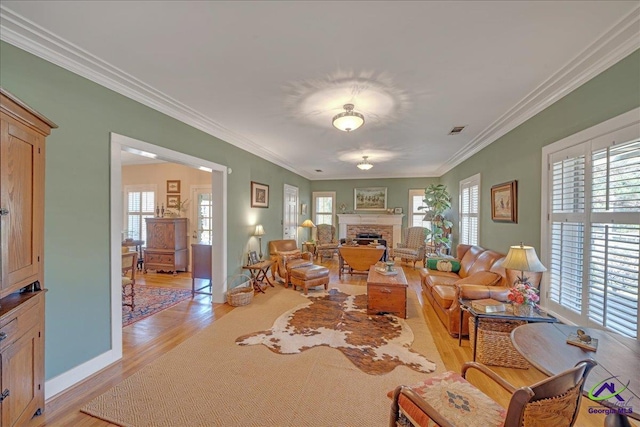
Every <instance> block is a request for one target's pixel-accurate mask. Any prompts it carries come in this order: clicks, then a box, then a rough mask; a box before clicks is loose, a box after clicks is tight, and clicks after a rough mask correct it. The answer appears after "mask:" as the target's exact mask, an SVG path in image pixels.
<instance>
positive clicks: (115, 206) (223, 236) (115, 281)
mask: <svg viewBox="0 0 640 427" xmlns="http://www.w3.org/2000/svg"><path fill="white" fill-rule="evenodd" d="M123 150H124V151H131V152H133V153H135V154H143V155H144V154H147V155H151V156H155V157H157V158H159V159H162V160H166V161H169V162H174V163H179V164H183V165H186V166H190V167H194V168H200V169H203V170H207V171H211V192H212V195H213V204H214V206H219V207H221V208H222V209H219V210H216V211H215V213H214V217H213V230H214V235H215V236H216V237H217V238H216V239H215V241H214V242H213V244H212V251H211V252H212V260H211V265H212V270H213V271H212V276H213V281H212V284H213V287H212V292H213V296H212V299H213V302H216V303H222V302H224V295H225V292H226V289H225V287H226V282H225V277H227V210H226V206H227V174H228V171H229V168H227V166H224V165H220V164H217V163H213V162H211V161H208V160H204V159H200V158H198V157H193V156H190V155H188V154H184V153H180V152H178V151H174V150H171V149H168V148H164V147H160V146H158V145H154V144H151V143H148V142H144V141H140V140H137V139H133V138H129V137H127V136H124V135H120V134H117V133H114V132H111V184H110V185H111V187H110V188H111V259H112V262H111V283H112V286H111V337H112V338H111V350H112V351H113V352H114V353H115V356H116V357H117V359H120V358H122V291H121V287H122V284H121V280H120V275H121V273H120V271H121V265H120V264H121V262H120V253H121V230H122V229H123V228H122V227H123V223H122V221H123V220H122V209H123V207H122V203H123V202H122V162H121V158H120V153H121V151H123ZM216 255H217V256H216Z"/></svg>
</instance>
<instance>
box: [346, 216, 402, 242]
mask: <svg viewBox="0 0 640 427" xmlns="http://www.w3.org/2000/svg"><path fill="white" fill-rule="evenodd" d="M403 217H404V214H398V215H389V214H338V236H339V238H341V239H343V238H346V237H347V226H348V225H361V224H371V225H391V226H393V241H394V242H400V241H402V238H401V236H400V233H401V232H402V218H403Z"/></svg>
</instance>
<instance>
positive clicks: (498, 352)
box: [469, 317, 530, 369]
mask: <svg viewBox="0 0 640 427" xmlns="http://www.w3.org/2000/svg"><path fill="white" fill-rule="evenodd" d="M525 323H527V322H524V321H520V320H498V319H496V320H493V319H479V323H478V340H477V345H478V349H477V350H476V361H478V362H480V363H484V364H485V365H491V366H502V367H505V368H518V369H529V366H530V365H529V362H527V361H526V360H525V359H524V357H522V355H521V354H520V353H519V352H518V350H516V349H515V347H513V343H512V342H511V331H513V330H514V329H515V328H517V327H518V326H520V325H524V324H525ZM473 324H474V320H473V317H470V318H469V342H470V343H471V350H472V351H473V341H474V340H473V336H474V330H473V329H474V328H473Z"/></svg>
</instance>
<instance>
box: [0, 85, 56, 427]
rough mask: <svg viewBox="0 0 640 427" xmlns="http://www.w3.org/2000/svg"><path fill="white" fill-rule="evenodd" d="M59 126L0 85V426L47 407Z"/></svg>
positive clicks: (24, 420)
mask: <svg viewBox="0 0 640 427" xmlns="http://www.w3.org/2000/svg"><path fill="white" fill-rule="evenodd" d="M56 127H57V126H56V125H55V124H54V123H52V122H50V121H49V120H48V119H46V118H45V117H43V116H41V115H40V114H38V113H37V112H35V111H33V110H32V109H30V108H29V107H28V106H26V105H25V104H24V103H22V102H21V101H20V100H19V99H17V98H16V97H14V96H13V95H11V94H10V93H8V92H6V91H5V90H4V89H2V88H0V402H2V403H1V404H0V425H1V426H2V427H11V426H19V425H25V424H26V423H27V422H28V420H30V419H31V418H32V417H33V416H34V414H40V413H41V412H42V411H43V410H44V293H45V291H44V290H43V286H44V283H43V277H44V250H43V249H44V165H45V161H44V156H45V137H46V136H47V135H49V133H50V132H51V129H53V128H56Z"/></svg>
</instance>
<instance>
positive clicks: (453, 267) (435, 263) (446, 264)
mask: <svg viewBox="0 0 640 427" xmlns="http://www.w3.org/2000/svg"><path fill="white" fill-rule="evenodd" d="M427 268H429V269H431V270H438V271H450V272H452V273H457V272H458V271H460V261H458V260H455V259H438V258H429V259H427Z"/></svg>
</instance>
